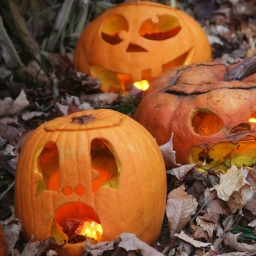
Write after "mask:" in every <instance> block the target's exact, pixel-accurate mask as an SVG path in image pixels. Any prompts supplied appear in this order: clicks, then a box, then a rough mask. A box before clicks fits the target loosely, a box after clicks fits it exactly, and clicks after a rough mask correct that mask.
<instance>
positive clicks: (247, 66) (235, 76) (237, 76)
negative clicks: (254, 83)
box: [223, 56, 256, 81]
mask: <svg viewBox="0 0 256 256" xmlns="http://www.w3.org/2000/svg"><path fill="white" fill-rule="evenodd" d="M254 73H256V56H253V57H250V58H247V59H245V60H244V61H242V62H241V63H240V64H239V65H237V66H235V67H234V68H232V69H231V70H229V71H228V72H227V73H226V74H225V76H224V78H223V80H224V81H233V80H239V81H241V80H243V79H245V78H246V77H248V76H251V75H253V74H254Z"/></svg>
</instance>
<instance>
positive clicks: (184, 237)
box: [174, 231, 211, 248]
mask: <svg viewBox="0 0 256 256" xmlns="http://www.w3.org/2000/svg"><path fill="white" fill-rule="evenodd" d="M174 236H175V237H178V238H180V239H182V240H184V241H186V242H188V243H190V244H192V245H193V246H195V247H197V248H200V247H207V246H209V245H211V243H203V242H200V241H197V240H194V239H193V238H191V237H190V236H188V235H187V234H185V233H184V231H181V232H180V234H174Z"/></svg>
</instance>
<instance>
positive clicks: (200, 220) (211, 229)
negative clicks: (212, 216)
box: [196, 216, 217, 238]
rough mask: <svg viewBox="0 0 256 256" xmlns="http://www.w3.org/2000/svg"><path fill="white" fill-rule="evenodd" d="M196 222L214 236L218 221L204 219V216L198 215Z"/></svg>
mask: <svg viewBox="0 0 256 256" xmlns="http://www.w3.org/2000/svg"><path fill="white" fill-rule="evenodd" d="M196 223H197V225H199V226H200V227H202V229H203V230H205V231H206V232H207V233H208V235H209V237H210V238H212V236H213V232H214V231H215V230H216V228H217V223H213V222H210V221H206V220H204V219H203V218H202V217H200V216H198V217H197V218H196Z"/></svg>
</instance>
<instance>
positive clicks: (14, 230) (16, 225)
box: [3, 220, 21, 252]
mask: <svg viewBox="0 0 256 256" xmlns="http://www.w3.org/2000/svg"><path fill="white" fill-rule="evenodd" d="M3 230H4V233H5V236H6V240H7V244H8V249H9V252H12V251H13V249H14V246H15V244H16V242H17V241H18V239H19V236H20V231H21V222H20V221H19V220H14V221H12V222H11V223H8V224H6V225H3Z"/></svg>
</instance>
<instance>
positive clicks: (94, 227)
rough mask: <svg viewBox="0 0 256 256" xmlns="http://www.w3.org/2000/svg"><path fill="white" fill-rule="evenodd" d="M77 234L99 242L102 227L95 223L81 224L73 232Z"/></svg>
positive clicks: (86, 222)
mask: <svg viewBox="0 0 256 256" xmlns="http://www.w3.org/2000/svg"><path fill="white" fill-rule="evenodd" d="M75 232H76V233H77V234H79V235H82V236H86V237H88V238H92V239H94V240H96V241H97V242H99V241H100V240H101V236H102V234H103V230H102V226H101V225H100V224H99V223H97V222H95V221H85V222H82V223H81V224H80V225H79V227H78V228H77V229H76V231H75Z"/></svg>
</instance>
